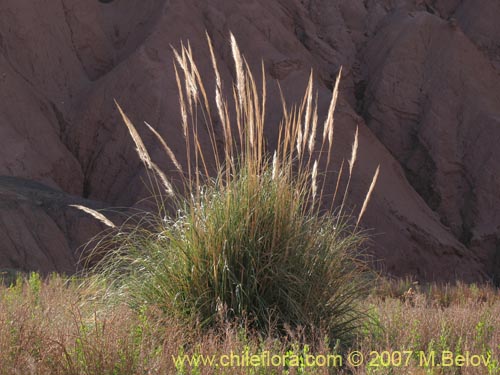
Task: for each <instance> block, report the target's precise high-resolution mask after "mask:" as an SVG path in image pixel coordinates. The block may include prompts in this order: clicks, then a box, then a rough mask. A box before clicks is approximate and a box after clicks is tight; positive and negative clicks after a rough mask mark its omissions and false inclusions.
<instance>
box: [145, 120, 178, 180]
mask: <svg viewBox="0 0 500 375" xmlns="http://www.w3.org/2000/svg"><path fill="white" fill-rule="evenodd" d="M144 124H145V125H146V126H147V127H148V129H149V130H150V131H151V133H153V134H154V135H155V137H156V138H157V139H158V141H159V142H160V143H161V145H162V147H163V149H164V150H165V153H166V154H167V155H168V157H169V158H170V160H171V161H172V163H174V165H175V168H177V171H178V172H179V173H180V174H184V171H183V170H182V167H181V164H180V163H179V161H178V160H177V158H176V157H175V154H174V153H173V152H172V150H171V149H170V147H168V145H167V142H165V140H164V139H163V137H162V136H161V135H160V134H159V133H158V132H157V131H156V129H155V128H153V127H152V126H151V125H149V124H148V123H147V122H146V121H144Z"/></svg>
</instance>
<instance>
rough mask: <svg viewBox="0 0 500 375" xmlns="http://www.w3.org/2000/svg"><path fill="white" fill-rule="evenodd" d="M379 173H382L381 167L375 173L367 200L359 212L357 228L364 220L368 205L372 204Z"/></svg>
mask: <svg viewBox="0 0 500 375" xmlns="http://www.w3.org/2000/svg"><path fill="white" fill-rule="evenodd" d="M379 172H380V165H379V166H378V167H377V170H376V171H375V174H374V175H373V178H372V183H371V184H370V188H369V189H368V193H367V194H366V197H365V200H364V202H363V206H362V207H361V211H360V212H359V216H358V221H357V222H356V227H357V226H358V225H359V223H360V222H361V219H362V218H363V215H364V214H365V211H366V208H367V207H368V203H369V202H370V198H371V196H372V193H373V189H375V185H376V184H377V179H378V175H379Z"/></svg>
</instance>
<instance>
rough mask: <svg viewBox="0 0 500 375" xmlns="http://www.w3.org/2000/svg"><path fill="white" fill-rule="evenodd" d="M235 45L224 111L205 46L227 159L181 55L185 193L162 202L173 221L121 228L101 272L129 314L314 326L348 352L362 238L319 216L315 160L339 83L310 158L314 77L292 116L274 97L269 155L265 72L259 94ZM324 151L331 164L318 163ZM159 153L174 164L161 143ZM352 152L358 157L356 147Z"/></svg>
mask: <svg viewBox="0 0 500 375" xmlns="http://www.w3.org/2000/svg"><path fill="white" fill-rule="evenodd" d="M230 39H231V49H232V55H233V59H234V67H235V72H236V74H235V76H236V80H235V82H234V83H233V85H232V95H233V98H232V99H233V100H232V101H230V102H228V101H227V100H225V99H224V98H223V96H222V95H223V93H222V85H223V82H222V80H221V76H220V73H219V70H218V67H217V60H216V56H215V51H214V49H213V46H212V43H211V41H210V38H209V37H208V35H207V42H208V48H209V52H210V59H211V61H212V65H213V71H214V75H215V98H216V105H217V113H218V115H219V118H220V120H221V122H222V130H223V133H224V137H223V139H222V141H223V145H222V147H223V149H224V150H223V152H222V151H221V152H220V153H219V152H218V151H217V147H219V146H218V145H217V144H216V142H215V140H216V134H215V129H214V127H213V124H212V123H211V121H212V119H211V116H209V115H208V114H210V113H211V111H210V109H209V108H208V106H209V101H208V99H207V94H206V92H205V89H204V88H203V80H202V78H203V77H201V76H200V73H199V70H198V68H197V67H196V62H195V59H194V57H193V52H192V50H191V47H190V46H189V44H188V46H187V47H185V46H184V45H183V44H182V45H181V49H180V51H176V50H174V56H175V78H176V81H177V86H178V90H179V104H180V110H181V116H182V128H183V134H184V137H185V143H186V154H187V157H186V160H187V166H183V167H184V169H187V170H188V175H187V177H186V178H187V181H186V182H185V186H186V189H185V190H184V193H185V194H180V193H179V194H177V195H175V196H174V197H173V199H172V202H170V201H169V205H170V206H173V208H174V209H173V210H172V213H171V214H170V215H158V217H157V218H156V219H154V218H153V219H152V220H148V221H147V223H146V224H147V225H143V226H140V227H136V228H133V227H132V228H130V227H128V228H126V229H123V230H122V232H120V233H119V235H117V236H116V237H115V239H116V241H117V246H116V249H114V250H113V251H111V252H110V253H109V254H107V255H106V256H105V257H104V260H103V261H102V262H101V263H100V264H99V266H98V269H99V270H100V272H102V274H103V275H106V277H108V278H111V279H112V280H113V285H114V287H115V288H116V290H117V294H118V295H120V294H122V295H126V296H127V298H128V299H129V301H132V302H131V303H132V305H134V306H140V305H141V304H144V303H148V304H152V305H155V306H157V307H158V308H160V309H161V310H162V311H163V312H164V313H165V314H167V315H169V316H173V317H175V319H180V320H183V321H186V322H189V323H188V324H193V322H197V324H199V325H200V326H201V327H213V326H214V325H216V324H217V323H218V322H220V320H221V318H222V319H223V320H227V321H230V322H235V321H236V322H238V321H241V320H244V319H247V321H248V322H250V323H249V324H250V325H251V326H252V327H253V328H257V329H260V330H265V329H266V327H268V326H269V323H270V322H271V323H273V324H275V326H276V327H278V329H279V330H281V331H282V332H285V331H286V327H287V326H290V327H295V328H297V327H299V326H302V327H305V329H306V330H309V332H312V331H313V330H314V329H315V327H319V328H322V329H325V330H326V332H328V334H329V335H330V337H331V338H332V339H333V338H335V339H341V340H346V343H347V342H348V340H349V339H350V338H351V337H352V334H353V332H355V330H356V329H357V327H358V326H359V325H360V324H361V323H362V321H363V318H364V314H363V308H362V306H361V303H360V297H361V296H363V295H364V293H365V291H366V288H367V287H368V282H367V280H368V279H369V272H368V271H367V267H366V265H365V264H364V263H363V262H362V261H361V260H360V259H359V253H360V251H362V248H363V246H364V245H363V244H364V242H365V239H366V238H365V234H364V232H362V231H360V230H358V229H357V227H354V225H351V221H353V220H349V218H346V216H345V215H342V217H339V216H338V215H337V213H336V212H335V210H331V211H327V212H323V209H322V207H323V203H324V202H322V199H323V190H324V186H325V178H326V172H322V171H319V170H318V169H319V168H320V165H325V163H324V160H322V159H321V158H325V157H326V158H327V162H326V165H327V166H328V163H329V160H330V154H331V150H332V143H333V113H334V110H335V105H336V101H337V96H338V82H337V84H336V88H335V89H334V92H333V93H332V101H331V103H330V107H329V112H328V117H327V120H326V121H325V133H324V136H323V142H322V145H321V150H317V149H315V138H316V132H317V127H318V114H317V110H318V98H317V93H316V94H315V92H314V89H313V83H314V80H313V75H312V74H311V75H310V77H309V82H308V84H307V87H306V90H305V94H304V98H303V100H302V102H301V103H299V105H293V106H292V107H291V108H288V106H287V104H286V102H285V100H284V97H283V94H282V92H281V89H280V93H281V95H282V107H283V110H284V114H283V120H282V121H281V122H280V124H279V129H278V143H277V145H276V146H275V147H274V148H273V149H270V148H268V147H267V145H266V139H265V127H266V124H265V123H264V121H265V113H264V111H265V108H266V103H265V102H266V80H265V73H264V69H263V66H262V88H261V89H258V84H257V82H256V80H255V78H254V76H253V74H252V72H251V69H250V67H249V66H248V64H247V62H246V60H245V59H244V58H243V56H242V55H241V52H240V50H239V48H238V45H237V43H236V40H235V38H234V36H233V35H232V34H231V37H230ZM181 76H182V78H181ZM339 79H340V73H339V76H338V78H337V80H339ZM183 80H184V82H183ZM259 84H260V82H259ZM228 103H231V106H229V104H228ZM120 111H121V109H120ZM213 113H215V112H213ZM124 120H125V123H126V125H127V127H128V128H129V132H130V134H131V136H132V138H133V139H134V141H135V142H136V145H137V150H138V153H139V154H140V157H141V159H144V160H146V161H147V163H145V164H146V166H149V165H153V162H152V161H151V159H150V157H149V155H148V154H147V151H146V150H145V147H144V144H143V143H142V140H141V139H140V137H139V135H138V134H137V131H136V130H135V128H134V127H133V126H132V125H131V124H130V121H129V120H128V118H126V117H125V116H124ZM233 120H235V122H234V121H233ZM200 122H202V123H200ZM231 122H233V123H231ZM201 126H203V128H204V129H206V131H207V132H208V137H209V139H210V144H209V145H208V149H207V147H202V144H203V145H206V142H202V141H203V139H202V136H203V135H205V133H203V132H201V131H199V130H198V129H199V128H200V129H201ZM150 130H152V131H153V130H154V129H150ZM153 133H154V134H155V136H156V137H157V138H159V139H160V138H161V136H160V135H159V134H157V132H155V131H153ZM326 142H328V153H327V154H325V153H323V152H321V151H323V146H324V145H325V144H326ZM160 143H161V144H162V145H163V148H164V149H165V150H166V152H167V154H168V155H169V158H170V159H171V160H172V161H174V160H175V161H176V160H177V159H176V158H175V155H173V153H172V152H171V149H170V148H169V147H168V146H167V147H166V142H164V140H160ZM355 143H356V148H355V149H357V136H356V140H355ZM210 147H211V148H212V149H210ZM354 153H355V151H354ZM306 154H308V157H307V158H306V157H305V156H304V155H306ZM316 155H317V156H316ZM351 160H355V156H354V157H352V156H351ZM175 161H174V163H175ZM148 163H149V164H148ZM212 164H213V165H212ZM352 164H354V163H352ZM178 169H179V170H180V169H181V166H180V165H179V166H178ZM327 169H328V168H326V170H325V171H327ZM210 171H213V173H212V174H209V172H210ZM349 171H350V173H352V168H350V170H349ZM340 177H341V175H339V178H338V181H337V189H338V186H339V181H340ZM321 180H322V181H321ZM373 184H374V182H373ZM319 186H321V188H319ZM371 190H373V189H371ZM345 195H346V194H344V202H343V203H342V205H344V204H345ZM320 212H321V215H320ZM221 314H222V315H223V316H222V317H221Z"/></svg>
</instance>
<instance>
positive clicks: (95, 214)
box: [69, 204, 116, 228]
mask: <svg viewBox="0 0 500 375" xmlns="http://www.w3.org/2000/svg"><path fill="white" fill-rule="evenodd" d="M69 206H70V207H73V208H76V209H78V210H80V211H83V212H85V213H86V214H89V215H91V216H93V217H94V218H96V219H97V220H99V221H100V222H101V223H103V224H104V225H106V226H108V227H110V228H116V225H115V224H114V223H113V222H112V221H111V220H109V219H108V218H107V217H106V216H104V215H103V214H101V213H100V212H97V211H96V210H93V209H92V208H89V207H85V206H82V205H79V204H70V205H69Z"/></svg>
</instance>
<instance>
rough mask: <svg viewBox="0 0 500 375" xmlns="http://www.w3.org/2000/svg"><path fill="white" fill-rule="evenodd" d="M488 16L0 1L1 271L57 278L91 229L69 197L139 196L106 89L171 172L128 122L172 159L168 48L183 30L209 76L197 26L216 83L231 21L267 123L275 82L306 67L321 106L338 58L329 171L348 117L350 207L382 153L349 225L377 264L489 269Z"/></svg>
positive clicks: (375, 5) (227, 2) (469, 10)
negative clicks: (360, 213)
mask: <svg viewBox="0 0 500 375" xmlns="http://www.w3.org/2000/svg"><path fill="white" fill-rule="evenodd" d="M498 16H500V3H499V2H498V0H482V1H480V2H478V1H474V0H461V1H460V0H413V1H410V0H365V1H362V0H301V1H299V0H209V1H200V0H142V1H137V0H120V1H114V2H111V3H109V4H102V3H100V2H98V1H97V0H95V1H91V0H85V1H84V0H58V1H48V2H47V1H42V0H3V1H2V2H1V3H0V87H1V90H0V176H2V175H3V176H9V177H1V178H0V268H19V269H24V270H32V269H33V270H34V269H40V270H42V271H44V272H49V271H51V270H56V271H59V272H68V273H71V272H73V271H74V270H75V262H76V259H77V258H78V256H79V252H78V251H79V250H78V249H79V247H80V246H81V245H82V244H83V243H85V242H86V241H87V240H88V239H89V238H90V237H91V236H92V235H94V234H96V233H97V232H98V231H99V230H101V229H102V227H101V226H100V224H99V223H95V222H93V219H92V218H89V217H86V216H85V214H83V213H79V212H77V211H75V210H74V209H72V208H68V204H74V203H75V202H77V203H78V202H80V203H79V204H83V203H82V202H84V204H87V205H90V206H93V207H96V208H100V207H110V206H132V205H134V204H136V203H137V202H138V201H140V200H141V199H142V198H144V197H146V196H147V195H148V194H149V193H148V189H147V188H146V187H145V185H144V180H145V173H144V169H143V167H142V165H141V163H140V161H139V159H138V157H137V156H136V154H135V151H134V147H133V143H132V141H131V139H130V137H129V135H128V134H127V132H126V129H125V126H124V125H123V123H122V121H121V120H120V118H119V115H118V112H117V110H116V108H115V106H114V103H113V99H114V98H116V99H117V100H118V102H119V103H120V104H121V105H122V107H123V108H124V109H125V111H126V112H127V113H128V115H129V116H130V117H131V119H132V120H133V121H134V122H135V123H136V125H137V127H138V129H139V132H140V133H141V135H143V137H144V139H145V141H146V143H147V145H148V147H149V149H150V150H151V154H152V156H153V158H154V159H155V160H156V161H157V162H158V163H159V164H160V165H162V166H163V167H164V168H165V169H166V170H167V171H168V170H171V169H172V166H171V165H168V163H166V160H165V158H164V157H163V154H162V152H161V148H160V146H159V145H158V144H157V143H156V142H155V140H154V138H153V136H152V135H151V134H148V132H147V131H146V129H145V128H144V127H143V126H141V124H142V122H143V121H147V122H148V123H149V124H151V125H152V126H154V127H155V128H157V129H158V131H159V132H160V133H161V134H163V135H164V136H165V138H166V140H167V141H168V143H169V144H170V145H171V146H172V148H173V151H174V152H175V153H176V155H177V156H178V158H179V159H180V161H181V162H182V161H183V156H184V150H183V147H182V146H183V145H184V143H183V141H182V135H181V132H180V126H179V123H180V121H179V111H178V99H177V98H178V97H177V90H176V85H175V79H174V74H173V68H172V59H173V55H172V52H171V48H170V46H171V45H172V46H176V47H178V46H179V45H180V41H181V40H183V41H188V40H189V42H190V44H191V46H192V48H193V50H194V51H195V55H196V56H197V58H198V63H199V66H200V67H201V68H202V71H201V73H202V75H204V76H207V77H211V76H212V72H211V66H210V65H209V63H208V62H209V55H208V51H207V48H206V42H205V30H207V31H208V33H209V35H210V36H211V37H212V39H213V41H214V44H215V47H216V53H217V55H218V56H217V57H218V58H219V62H220V68H221V70H222V71H223V76H224V78H225V80H226V85H229V82H230V80H231V79H232V74H233V66H232V62H231V53H230V52H231V51H230V46H229V43H228V36H229V32H230V31H232V32H233V33H234V35H235V36H236V38H237V40H238V42H239V44H240V48H241V50H242V51H243V53H244V54H245V56H246V58H247V60H248V62H249V63H250V65H251V66H253V67H255V68H258V67H259V64H260V62H261V60H262V61H264V64H265V67H266V69H267V72H268V77H267V79H268V83H269V87H268V97H269V103H268V121H269V122H268V124H277V123H278V121H279V119H280V116H281V106H280V104H279V102H278V100H279V95H278V91H277V85H276V84H275V81H279V83H280V85H281V86H282V87H283V89H284V92H285V95H286V97H287V100H288V102H292V101H294V100H297V99H298V98H299V97H301V95H302V94H303V91H304V88H305V85H306V83H307V78H308V75H309V73H310V69H311V68H313V69H314V71H315V77H316V83H317V87H318V88H319V98H320V113H322V114H326V109H327V107H328V104H329V100H330V95H331V89H332V84H333V81H334V79H335V76H336V74H337V73H338V71H339V69H340V67H341V66H343V71H344V74H343V80H342V83H341V97H340V102H339V106H338V108H337V112H336V132H335V144H336V149H335V151H334V158H335V166H336V168H337V169H338V166H339V163H340V161H341V160H342V158H347V157H348V156H349V152H350V147H351V143H352V140H353V136H354V132H355V128H356V126H359V128H360V141H359V143H360V154H359V156H358V160H359V164H358V165H357V167H356V170H355V176H354V181H353V183H352V192H351V201H350V204H351V206H352V207H353V209H354V212H356V210H358V209H359V206H360V203H361V202H360V200H361V199H362V197H363V196H364V194H365V193H366V190H367V189H368V185H369V183H370V180H371V177H372V175H373V173H374V171H375V168H376V166H377V165H378V164H381V175H380V178H379V183H378V185H377V187H376V189H375V192H374V197H373V199H372V201H371V203H370V207H369V210H368V212H367V215H366V216H365V218H364V222H363V225H364V226H365V227H367V228H374V229H373V231H372V232H373V233H374V238H373V243H372V244H371V248H370V250H371V252H372V253H373V254H374V255H375V258H376V259H379V260H380V265H381V267H382V268H383V269H384V271H385V272H388V273H390V274H394V275H398V276H400V275H407V274H412V275H416V276H417V277H419V278H421V279H429V280H430V279H433V280H452V279H456V278H459V279H462V280H466V281H474V280H480V279H484V278H493V277H494V276H495V275H496V274H498V275H500V272H499V270H500V257H499V255H500V167H499V165H500V148H499V147H498V143H499V142H500V26H498V25H499V23H498V22H497V20H498ZM211 85H213V82H211V81H209V87H212V86H211ZM269 140H270V143H271V144H272V142H273V141H274V142H275V141H276V134H275V132H274V131H273V127H272V126H271V127H270V130H269ZM335 178H336V176H334V175H332V176H331V183H333V181H334V180H335ZM97 202H101V203H97Z"/></svg>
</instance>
